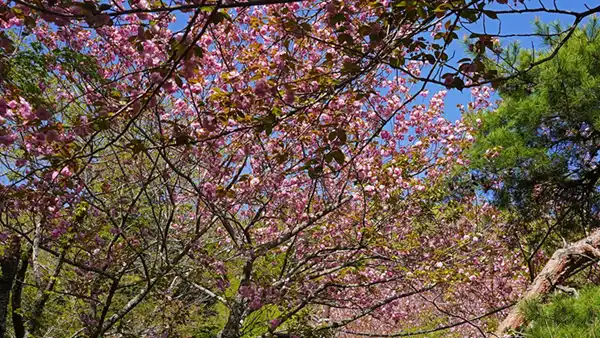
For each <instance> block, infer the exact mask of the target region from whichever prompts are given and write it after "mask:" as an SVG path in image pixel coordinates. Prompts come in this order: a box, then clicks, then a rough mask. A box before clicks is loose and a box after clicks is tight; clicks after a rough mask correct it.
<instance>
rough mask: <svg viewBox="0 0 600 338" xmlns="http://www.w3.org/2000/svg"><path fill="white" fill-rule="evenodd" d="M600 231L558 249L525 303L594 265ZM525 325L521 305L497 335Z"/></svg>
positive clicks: (529, 289) (506, 319)
mask: <svg viewBox="0 0 600 338" xmlns="http://www.w3.org/2000/svg"><path fill="white" fill-rule="evenodd" d="M599 248H600V230H597V231H595V232H594V233H592V234H591V235H590V236H588V237H586V238H584V239H582V240H580V241H578V242H575V243H573V244H571V245H569V246H568V247H566V248H563V249H559V250H556V252H554V254H553V255H552V258H550V260H549V261H548V263H547V264H546V266H544V268H543V269H542V272H540V274H539V275H538V276H537V277H536V278H535V279H534V280H533V282H532V283H531V285H530V286H529V288H527V291H526V292H525V294H524V295H523V297H522V298H521V301H520V302H521V303H522V302H525V301H528V300H531V299H535V298H542V299H543V298H544V297H545V296H546V295H547V294H548V293H549V292H551V291H552V290H553V289H554V287H555V286H556V285H558V284H561V283H562V282H563V281H564V280H566V279H567V278H569V277H570V276H572V275H573V274H574V273H576V272H577V271H579V270H580V269H581V268H584V267H586V266H588V265H590V264H593V263H595V262H596V261H597V260H598V259H600V250H599ZM523 324H525V318H524V317H523V314H522V313H521V311H520V309H519V307H518V306H515V307H514V308H513V309H512V310H511V312H510V313H509V314H508V316H507V317H506V318H505V319H504V320H503V321H502V323H500V326H499V327H498V330H497V331H496V335H497V336H498V337H503V335H505V334H506V333H507V332H509V331H511V330H518V329H519V328H520V327H521V326H523Z"/></svg>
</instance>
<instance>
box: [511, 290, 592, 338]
mask: <svg viewBox="0 0 600 338" xmlns="http://www.w3.org/2000/svg"><path fill="white" fill-rule="evenodd" d="M521 310H522V311H523V312H524V314H525V317H526V319H527V321H528V322H529V323H530V325H529V326H528V328H527V329H526V330H525V332H524V336H525V337H528V338H548V337H561V338H584V337H589V338H592V337H600V287H590V288H585V289H583V290H581V292H580V294H579V295H578V296H577V297H571V296H567V295H565V294H559V295H556V296H554V297H553V298H552V299H551V300H550V302H549V303H548V304H541V303H540V302H539V301H530V302H528V303H525V304H524V305H523V306H522V309H521Z"/></svg>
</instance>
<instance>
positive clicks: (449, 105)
mask: <svg viewBox="0 0 600 338" xmlns="http://www.w3.org/2000/svg"><path fill="white" fill-rule="evenodd" d="M509 1H510V2H512V1H513V0H509ZM541 2H542V3H543V4H544V5H545V6H546V7H547V8H553V6H554V1H549V0H543V1H541ZM555 2H556V4H557V7H558V8H560V9H562V10H565V9H566V10H572V11H585V10H586V4H587V6H588V7H593V6H597V5H598V1H597V0H556V1H555ZM539 3H540V1H538V0H526V1H525V4H526V5H527V6H528V7H529V8H537V7H539ZM496 7H498V8H499V9H500V8H502V9H506V5H497V6H496ZM536 17H537V18H539V19H540V20H541V21H542V22H545V23H550V22H552V21H556V20H559V21H560V22H561V23H563V24H564V25H565V26H566V25H567V24H569V25H570V24H571V23H572V22H573V18H572V17H569V16H566V15H553V14H547V13H536V14H512V15H500V16H499V19H500V20H499V22H500V23H501V27H500V28H501V34H518V33H528V32H531V31H532V29H533V22H534V20H535V19H536ZM493 21H494V20H487V22H486V24H487V28H488V32H489V33H492V32H494V33H497V32H498V23H497V22H498V21H497V22H493ZM465 34H466V32H462V33H461V34H459V37H460V38H462V37H463V35H465ZM518 39H519V40H520V43H521V46H523V47H527V48H531V46H534V47H535V48H540V49H542V48H543V46H542V45H541V43H540V40H539V39H534V38H518ZM511 41H514V39H512V40H509V39H504V40H502V41H501V42H502V44H503V45H506V44H507V43H509V42H511ZM455 52H456V53H457V55H460V54H462V53H463V51H462V50H461V48H460V46H458V47H457V49H456V50H455ZM457 59H460V57H458V58H457ZM437 88H439V87H437ZM434 89H436V87H435V86H431V90H434ZM469 98H470V91H469V90H464V91H463V92H460V91H458V90H456V89H453V90H450V91H449V92H448V95H447V97H446V117H447V118H448V119H450V120H457V119H459V118H460V112H459V111H458V109H456V105H457V104H465V103H467V102H469Z"/></svg>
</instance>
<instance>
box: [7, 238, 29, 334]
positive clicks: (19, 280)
mask: <svg viewBox="0 0 600 338" xmlns="http://www.w3.org/2000/svg"><path fill="white" fill-rule="evenodd" d="M31 251H32V250H31V249H29V250H28V251H27V253H26V254H25V255H24V256H23V258H22V259H21V267H20V268H19V271H18V272H17V276H16V280H15V286H14V287H13V291H12V295H11V303H12V320H13V329H14V331H15V337H16V338H24V337H25V320H24V319H23V314H22V313H21V296H22V294H23V286H24V285H25V274H26V273H27V268H28V267H29V258H30V257H31Z"/></svg>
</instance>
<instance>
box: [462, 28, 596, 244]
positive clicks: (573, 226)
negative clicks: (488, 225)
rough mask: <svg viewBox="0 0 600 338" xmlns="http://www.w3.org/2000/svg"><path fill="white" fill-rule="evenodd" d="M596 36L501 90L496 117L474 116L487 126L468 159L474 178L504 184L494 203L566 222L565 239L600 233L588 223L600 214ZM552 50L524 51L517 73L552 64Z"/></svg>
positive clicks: (584, 36) (574, 43) (575, 41)
mask: <svg viewBox="0 0 600 338" xmlns="http://www.w3.org/2000/svg"><path fill="white" fill-rule="evenodd" d="M540 27H545V26H543V25H542V26H540ZM540 29H541V28H540ZM548 29H550V28H548ZM599 30H600V26H599V25H598V23H597V20H592V21H591V22H590V23H589V24H588V25H587V26H585V27H583V28H581V29H578V30H577V31H575V33H574V34H573V37H572V38H571V39H570V40H569V41H568V42H567V43H566V44H565V45H564V46H563V47H562V48H561V49H560V51H559V52H558V53H557V55H556V57H554V58H553V59H552V60H551V61H549V62H546V63H543V64H541V65H540V66H537V67H534V68H533V70H531V71H530V72H528V73H526V74H523V75H522V76H518V77H516V78H514V79H512V80H510V81H508V82H506V83H505V84H504V85H503V86H502V87H501V88H499V94H500V96H501V98H502V99H503V102H502V103H501V105H500V106H499V108H498V109H497V110H495V111H483V112H477V113H474V114H472V116H470V118H472V120H473V122H474V121H475V120H476V119H481V123H482V126H481V128H479V134H478V135H477V136H478V138H477V139H478V141H477V142H476V143H475V145H474V147H473V150H472V152H471V160H472V164H473V168H474V169H475V170H474V175H475V176H476V177H477V178H478V179H480V180H481V181H482V182H484V187H485V188H486V189H489V188H490V187H492V186H493V184H494V183H498V182H500V183H501V184H500V186H499V187H498V188H497V189H494V194H495V195H494V196H495V200H496V202H497V203H498V204H499V205H500V206H503V207H512V208H514V209H516V210H518V211H519V213H520V214H521V216H523V217H524V218H525V219H527V220H535V219H538V218H539V217H540V216H542V215H554V216H556V217H562V216H560V215H566V214H568V215H569V217H566V218H565V220H564V221H563V222H562V223H563V225H564V226H562V230H564V231H565V232H567V233H570V232H575V233H577V234H579V233H580V231H581V230H582V229H585V228H591V227H595V226H597V225H596V223H597V220H595V219H594V218H592V217H590V215H592V214H594V213H595V212H596V211H597V210H598V207H599V206H600V205H599V204H598V197H600V196H598V193H597V192H598V180H599V178H600V168H598V166H597V163H598V156H599V153H598V149H599V145H600V109H598V104H599V103H600V94H599V93H600V39H599V38H598V34H597V32H598V31H599ZM547 43H549V44H550V49H549V50H548V51H547V52H546V53H541V54H539V53H538V54H534V53H533V52H532V51H529V50H519V54H518V55H513V59H514V60H515V61H516V65H515V66H516V67H518V68H519V69H527V68H528V67H529V65H530V64H531V62H532V61H533V60H541V59H543V58H546V57H548V56H549V55H550V53H551V51H552V50H553V49H554V48H556V47H557V40H548V41H547ZM516 50H518V49H513V54H514V52H515V51H516ZM474 123H475V122H474ZM567 233H565V235H567ZM576 237H577V236H576Z"/></svg>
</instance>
